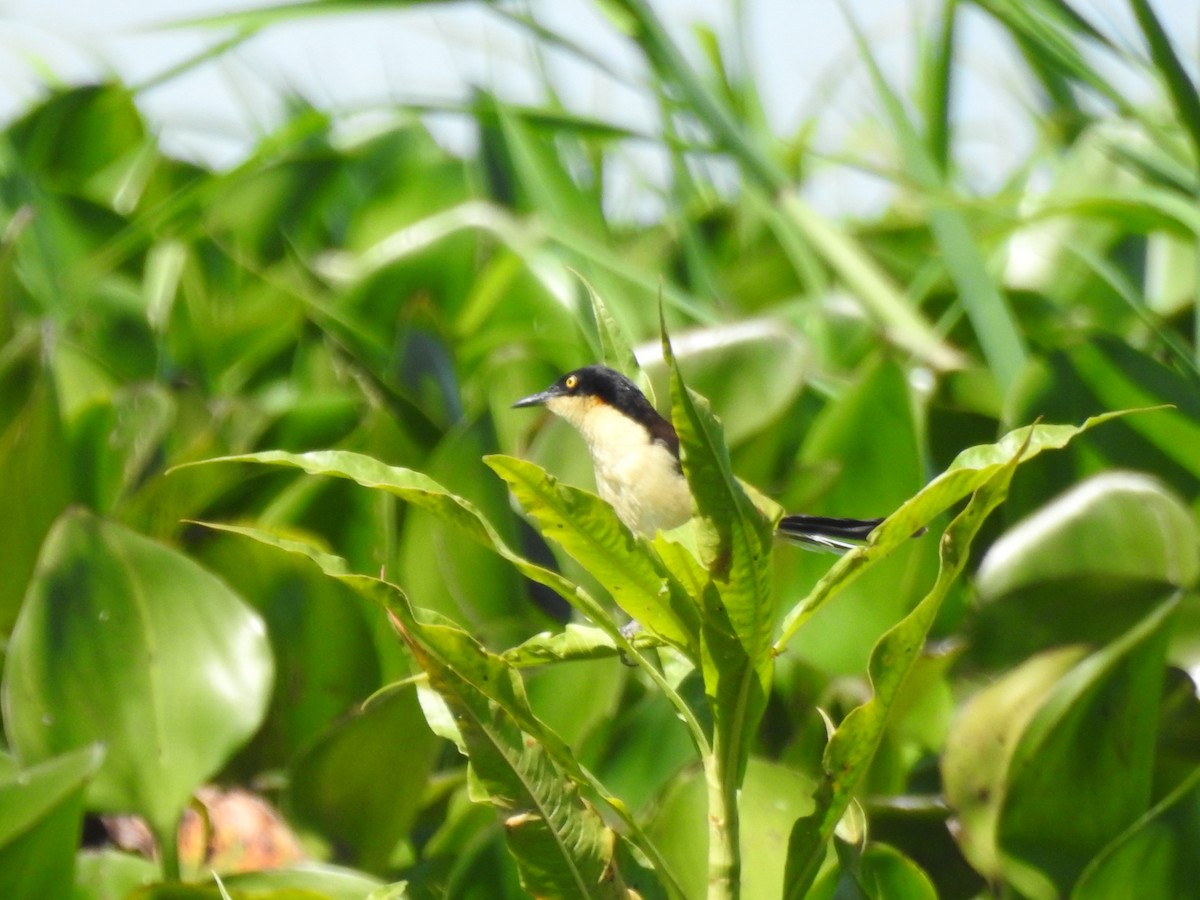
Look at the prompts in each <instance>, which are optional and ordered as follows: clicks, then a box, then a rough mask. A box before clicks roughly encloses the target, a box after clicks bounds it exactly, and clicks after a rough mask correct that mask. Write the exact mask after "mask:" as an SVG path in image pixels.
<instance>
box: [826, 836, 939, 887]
mask: <svg viewBox="0 0 1200 900" xmlns="http://www.w3.org/2000/svg"><path fill="white" fill-rule="evenodd" d="M838 859H839V861H840V862H841V871H840V872H839V873H838V876H839V877H838V886H837V896H839V897H842V896H855V895H857V896H860V897H862V898H863V900H891V898H893V897H903V898H905V900H926V898H927V900H937V896H938V892H937V889H936V888H935V887H934V885H933V883H932V882H931V881H930V880H929V876H928V875H926V874H925V872H924V871H922V869H921V867H920V866H918V865H917V864H916V863H915V862H914V861H913V860H912V859H911V858H909V857H908V856H905V855H904V854H903V853H901V852H900V851H899V850H897V849H896V848H895V847H890V846H888V845H887V844H876V843H872V844H868V845H867V846H866V847H865V848H863V849H862V851H861V852H859V850H858V847H857V846H851V845H849V844H846V843H845V842H843V841H838ZM832 876H833V872H831V873H830V878H832ZM818 891H819V889H818Z"/></svg>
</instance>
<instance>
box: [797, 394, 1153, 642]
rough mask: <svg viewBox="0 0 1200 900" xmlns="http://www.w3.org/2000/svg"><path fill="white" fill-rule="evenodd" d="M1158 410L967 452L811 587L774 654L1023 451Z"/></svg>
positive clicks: (1051, 446) (1019, 436)
mask: <svg viewBox="0 0 1200 900" xmlns="http://www.w3.org/2000/svg"><path fill="white" fill-rule="evenodd" d="M1156 411H1157V409H1156V408H1153V407H1151V408H1148V409H1141V410H1128V409H1127V410H1120V411H1117V412H1110V413H1104V414H1102V415H1097V416H1092V417H1091V418H1089V419H1088V420H1087V421H1085V422H1084V423H1083V424H1082V425H1078V426H1075V425H1042V424H1037V425H1027V426H1025V427H1023V428H1017V429H1015V430H1014V431H1010V432H1009V433H1008V434H1006V435H1005V436H1004V437H1003V438H1001V439H1000V440H999V441H997V442H996V443H994V444H980V445H978V446H975V447H969V448H967V449H966V450H963V451H962V452H961V453H959V455H958V456H957V457H955V459H954V462H952V463H951V464H950V466H949V468H947V469H946V471H945V472H943V473H942V474H941V475H939V476H938V477H937V478H935V479H934V480H933V481H931V482H930V483H929V484H928V485H926V486H925V488H923V489H922V490H921V491H920V492H919V493H917V494H916V496H914V497H912V498H911V499H909V500H908V501H906V502H905V503H904V504H903V505H902V506H901V507H900V508H899V509H897V510H896V511H895V512H894V513H893V514H892V515H891V516H889V517H888V519H887V521H885V522H884V523H883V524H882V525H880V526H879V527H878V528H876V529H875V531H874V532H873V533H872V534H871V539H870V541H868V543H867V545H866V546H864V547H860V548H857V549H855V550H851V551H850V552H849V553H847V554H846V555H845V556H843V557H842V558H841V559H839V560H838V561H837V562H836V563H835V564H834V565H833V567H832V568H831V569H830V570H829V572H828V573H827V574H826V575H825V576H824V577H823V578H822V579H821V580H820V581H819V582H817V584H816V585H815V586H814V587H813V589H812V591H810V592H809V594H808V596H807V597H805V598H804V600H802V601H801V602H800V603H799V604H797V605H796V606H795V607H793V608H792V609H791V611H790V612H789V613H788V614H787V615H786V616H785V617H784V620H783V626H782V634H781V636H780V637H779V638H778V639H777V640H776V641H775V652H776V653H782V652H783V650H784V648H785V647H786V646H787V644H788V642H789V641H790V640H791V639H792V638H793V637H794V636H795V634H796V632H797V631H799V630H800V628H801V626H803V625H804V623H805V622H806V621H807V620H808V619H809V618H810V617H811V616H812V614H813V613H814V612H815V611H816V610H817V609H819V608H820V607H822V606H823V605H824V604H826V603H827V602H829V600H830V599H831V598H832V597H834V596H835V595H836V594H837V593H838V592H840V591H841V590H842V589H843V588H844V587H845V586H846V585H847V584H849V583H850V582H851V581H853V579H855V578H857V577H858V576H859V575H860V574H861V573H862V571H863V570H864V569H865V568H867V567H868V566H870V565H872V564H873V563H874V562H875V561H876V560H878V559H879V558H881V557H883V556H885V555H886V554H888V553H889V552H891V551H892V550H893V549H895V548H896V547H897V546H899V545H900V544H902V543H904V542H905V541H908V540H909V539H910V538H911V537H912V536H913V534H914V533H915V532H917V531H919V530H920V529H921V528H922V527H924V526H925V525H926V524H927V523H928V522H930V521H931V520H932V519H933V518H934V517H935V516H938V515H940V514H941V513H943V512H945V511H946V510H947V509H949V508H950V507H951V506H953V505H954V504H955V503H957V502H958V501H960V500H961V499H963V498H964V497H966V496H967V495H969V494H970V493H972V492H973V491H975V490H977V489H978V488H979V487H981V486H982V485H984V484H986V483H987V482H988V481H989V480H990V479H991V478H992V477H993V476H994V475H995V474H996V472H997V471H999V470H1000V469H1001V468H1003V467H1004V466H1005V465H1007V464H1008V463H1009V462H1011V461H1012V459H1013V456H1014V454H1015V453H1016V451H1017V450H1019V449H1021V448H1022V447H1024V448H1025V449H1024V450H1023V451H1022V455H1021V460H1022V461H1023V462H1024V461H1027V460H1030V459H1032V458H1033V457H1035V456H1037V455H1038V454H1040V453H1042V452H1043V451H1046V450H1058V449H1061V448H1063V447H1065V446H1066V445H1067V444H1068V443H1070V442H1071V441H1072V440H1073V439H1074V438H1075V437H1077V436H1078V435H1080V434H1082V433H1084V432H1085V431H1088V430H1089V429H1092V428H1095V427H1096V426H1097V425H1102V424H1104V423H1105V422H1108V421H1111V420H1113V419H1116V418H1119V417H1121V416H1125V415H1129V414H1130V413H1134V412H1156Z"/></svg>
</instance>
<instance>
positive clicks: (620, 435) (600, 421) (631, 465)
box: [548, 397, 692, 536]
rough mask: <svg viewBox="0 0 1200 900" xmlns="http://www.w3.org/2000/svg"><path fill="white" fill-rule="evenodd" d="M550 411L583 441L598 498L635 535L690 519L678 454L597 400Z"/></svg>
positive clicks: (560, 404) (560, 401) (570, 400)
mask: <svg viewBox="0 0 1200 900" xmlns="http://www.w3.org/2000/svg"><path fill="white" fill-rule="evenodd" d="M548 405H549V406H550V408H551V411H552V412H554V413H556V414H557V415H560V416H562V417H563V418H564V419H566V420H567V421H568V422H570V423H571V424H572V425H574V426H575V427H576V428H577V429H578V430H579V432H580V434H582V435H583V438H584V440H585V441H587V444H588V450H589V451H590V452H591V456H592V464H593V465H594V467H595V470H596V488H597V490H598V492H599V494H600V496H601V497H602V498H603V499H604V500H606V501H608V502H609V503H610V504H612V506H613V509H615V510H616V512H617V515H618V516H619V517H620V518H621V521H623V522H624V523H625V524H626V525H628V526H629V527H630V528H631V529H632V530H634V531H637V532H639V533H641V534H644V535H647V536H653V535H654V533H655V532H656V531H657V530H659V529H662V530H664V531H666V530H670V529H672V528H677V527H678V526H680V525H682V524H683V523H684V522H686V521H687V520H688V519H689V518H691V515H692V497H691V492H690V491H689V490H688V486H687V481H685V480H684V478H683V475H682V474H680V471H679V465H678V462H677V460H676V459H675V456H674V454H672V453H671V451H670V450H668V449H667V448H666V447H665V446H664V445H663V444H661V443H659V442H657V441H654V440H652V439H651V437H650V434H649V432H647V431H646V429H645V428H644V427H643V426H642V425H641V424H640V423H638V422H635V421H633V420H632V419H630V418H629V417H627V416H625V415H624V414H623V413H621V412H619V411H618V410H616V409H614V408H613V407H611V406H609V405H608V404H606V403H604V402H602V401H599V400H596V399H595V398H584V397H563V398H555V399H554V400H552V401H550V403H549V404H548Z"/></svg>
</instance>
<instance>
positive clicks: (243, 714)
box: [4, 510, 273, 835]
mask: <svg viewBox="0 0 1200 900" xmlns="http://www.w3.org/2000/svg"><path fill="white" fill-rule="evenodd" d="M272 674H273V663H272V657H271V651H270V646H269V644H268V643H267V636H266V630H265V628H264V626H263V622H262V619H260V618H259V616H258V615H257V614H256V613H254V612H253V611H252V610H251V609H250V608H249V607H248V606H246V604H245V603H244V602H243V601H242V600H241V598H240V597H238V596H237V595H236V594H235V593H234V592H233V591H232V590H230V589H229V587H227V586H226V585H225V584H224V582H222V581H220V580H219V579H217V578H216V577H215V576H213V575H211V574H209V573H208V572H207V571H205V570H204V569H202V568H201V567H200V566H199V565H197V564H196V563H195V562H193V561H192V560H190V559H189V558H187V557H185V556H184V555H182V554H181V553H179V552H177V551H175V550H172V549H170V548H169V547H166V546H163V545H161V544H158V543H155V542H153V541H151V540H149V539H147V538H145V537H142V536H141V535H138V534H136V533H134V532H131V531H129V530H128V529H126V528H124V527H123V526H121V525H117V524H115V523H111V522H106V521H104V520H101V519H98V518H96V517H95V516H92V515H91V514H89V513H87V512H83V511H78V510H77V511H72V512H68V513H67V514H65V515H64V516H63V517H62V518H60V519H59V521H58V522H57V523H56V525H55V526H54V528H53V530H52V531H51V533H50V535H49V536H48V537H47V539H46V543H45V545H44V547H43V551H42V555H41V558H40V559H39V561H38V568H37V571H36V573H35V575H34V578H33V581H32V582H31V584H30V589H29V593H28V594H27V596H26V600H25V604H24V606H23V607H22V610H21V615H20V618H19V619H18V620H17V626H16V628H15V629H14V631H13V636H12V641H11V643H10V645H9V652H8V657H7V659H6V662H5V670H4V711H5V717H4V718H5V727H6V730H7V733H8V737H9V741H10V742H11V745H12V747H13V749H14V750H15V751H16V753H17V755H18V757H19V758H20V759H22V760H24V761H25V762H27V763H29V762H37V761H40V760H44V759H48V758H51V757H53V756H56V755H58V754H60V753H64V752H67V751H70V750H74V749H77V748H79V747H83V746H86V745H89V744H93V743H103V744H104V745H105V747H106V755H105V759H104V763H103V764H102V766H101V768H100V770H99V772H98V773H97V774H96V777H95V778H94V779H93V780H92V782H91V784H90V785H89V788H88V802H89V806H90V807H92V808H94V809H101V810H116V811H136V812H138V813H140V814H141V815H143V816H144V817H145V818H146V819H147V820H148V821H149V822H150V823H151V825H152V827H153V828H154V829H155V831H156V832H157V833H158V834H159V835H163V834H168V833H171V831H172V829H173V828H174V823H175V820H176V818H177V817H178V815H179V813H180V812H181V811H182V809H183V807H184V806H185V805H186V804H187V803H188V800H189V797H190V796H191V794H192V792H193V791H194V790H195V788H196V787H197V786H198V785H199V784H200V783H201V782H203V781H204V780H205V779H206V778H209V777H210V776H212V775H213V774H214V773H215V772H216V771H217V770H218V769H219V768H220V767H221V765H223V764H224V763H225V761H226V760H227V759H228V758H229V757H230V755H231V754H232V753H233V751H234V750H236V749H237V748H238V747H239V746H240V745H241V744H242V743H243V742H245V741H246V740H247V739H248V738H249V737H250V735H251V734H253V733H254V730H255V729H256V728H257V727H258V725H259V723H260V722H261V721H262V718H263V715H264V713H265V710H266V704H267V700H268V699H269V697H270V692H271V681H272Z"/></svg>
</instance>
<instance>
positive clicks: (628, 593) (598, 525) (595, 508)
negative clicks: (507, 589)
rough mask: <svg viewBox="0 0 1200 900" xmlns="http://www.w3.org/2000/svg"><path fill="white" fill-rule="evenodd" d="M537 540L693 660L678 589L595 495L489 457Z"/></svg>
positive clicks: (688, 619)
mask: <svg viewBox="0 0 1200 900" xmlns="http://www.w3.org/2000/svg"><path fill="white" fill-rule="evenodd" d="M485 461H486V462H487V464H488V465H489V466H491V467H492V469H493V470H494V471H495V472H496V474H498V475H499V476H500V477H501V478H503V479H504V480H505V481H506V482H508V485H509V487H510V488H511V489H512V491H513V493H514V494H515V495H516V497H517V499H518V500H519V501H520V503H521V505H522V506H523V507H524V508H525V509H526V511H528V512H529V513H530V515H532V516H533V517H534V519H535V520H537V522H538V524H539V526H540V527H541V531H542V534H543V535H545V536H546V537H547V538H549V539H551V540H553V541H555V542H557V543H558V544H560V545H562V547H563V548H564V549H565V550H566V551H567V552H568V553H569V554H570V555H571V556H572V557H573V558H574V559H575V560H576V561H578V562H579V563H581V564H582V565H583V566H584V567H585V568H586V569H587V570H588V571H589V572H590V573H591V574H592V575H593V576H594V577H595V578H596V579H597V580H598V581H599V582H600V584H601V585H603V586H604V588H605V589H606V590H607V591H608V592H609V594H610V595H611V596H612V598H613V601H614V602H615V603H616V604H617V605H618V606H619V607H621V609H623V610H624V611H625V612H626V613H628V614H629V615H630V616H631V617H632V618H633V619H634V620H635V621H637V622H640V623H641V624H642V625H643V626H644V627H646V628H648V629H650V630H651V631H652V632H654V633H655V634H657V635H659V636H661V637H662V638H663V639H664V640H666V641H669V642H670V643H672V644H674V645H675V646H677V647H679V648H680V649H682V650H684V651H686V652H688V653H690V654H691V655H692V656H693V658H694V657H695V656H696V652H697V642H698V631H699V624H700V623H699V621H698V617H697V614H696V606H695V602H694V601H693V600H692V599H691V598H690V597H689V596H688V594H687V592H686V591H685V590H684V588H683V586H682V585H680V584H679V583H678V582H677V581H676V580H675V579H674V578H673V577H672V576H671V573H670V571H669V570H668V569H667V568H666V567H665V566H664V565H663V564H662V563H661V562H660V561H659V560H658V558H657V556H655V554H653V553H652V552H650V551H649V550H648V549H647V547H646V546H645V545H644V544H642V543H640V542H639V541H638V539H637V538H636V537H635V536H634V535H633V533H632V532H631V531H630V530H629V529H628V528H627V527H626V526H625V525H624V523H622V522H621V520H620V519H618V518H617V514H616V512H615V511H614V510H613V508H612V507H611V506H610V505H609V504H607V503H605V502H604V501H603V500H601V499H600V498H599V497H597V496H596V495H595V494H592V493H589V492H587V491H583V490H580V489H579V488H575V487H571V486H570V485H567V484H563V483H561V482H559V481H558V480H557V479H555V478H554V477H552V476H550V475H548V474H547V473H546V471H545V470H544V469H542V468H541V467H540V466H537V465H534V464H533V463H530V462H526V461H524V460H521V459H516V458H514V457H511V456H489V457H487V458H486V460H485Z"/></svg>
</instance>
